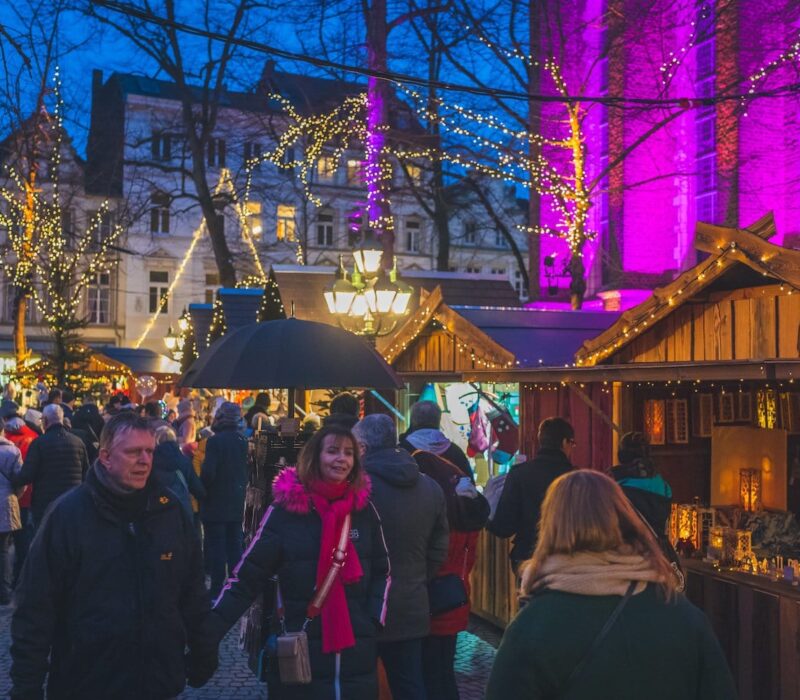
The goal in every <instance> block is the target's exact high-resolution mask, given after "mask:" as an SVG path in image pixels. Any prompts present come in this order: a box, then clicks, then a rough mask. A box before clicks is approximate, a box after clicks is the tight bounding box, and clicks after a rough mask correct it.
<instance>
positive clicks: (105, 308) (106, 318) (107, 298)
mask: <svg viewBox="0 0 800 700" xmlns="http://www.w3.org/2000/svg"><path fill="white" fill-rule="evenodd" d="M87 307H88V308H87V320H88V321H89V323H95V324H98V325H106V324H108V323H109V322H110V320H111V318H110V313H109V311H110V308H111V275H110V274H109V273H108V272H98V273H97V274H96V275H94V277H93V279H92V281H91V282H90V283H89V286H88V288H87Z"/></svg>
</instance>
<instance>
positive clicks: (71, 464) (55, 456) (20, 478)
mask: <svg viewBox="0 0 800 700" xmlns="http://www.w3.org/2000/svg"><path fill="white" fill-rule="evenodd" d="M88 467H89V459H88V457H87V456H86V448H85V447H84V445H83V441H82V440H81V439H80V438H79V437H77V436H76V435H73V434H72V433H69V432H67V430H66V428H64V426H63V425H53V426H50V427H49V428H48V429H47V431H46V432H45V434H44V435H42V436H40V437H38V438H36V439H35V440H34V441H33V442H32V443H31V446H30V447H29V448H28V454H27V455H25V463H24V464H23V465H22V469H21V470H20V472H19V474H17V475H16V476H15V477H14V480H13V482H14V486H16V487H19V486H23V485H24V484H33V496H32V497H31V512H32V514H33V517H34V520H36V522H40V521H41V519H42V517H43V516H44V512H45V510H47V506H49V505H50V504H51V503H52V502H53V501H55V500H56V499H57V498H58V497H59V496H60V495H61V494H63V493H65V492H67V491H69V490H70V489H71V488H73V487H75V486H77V485H78V484H80V483H81V481H83V477H84V476H85V475H86V470H87V469H88Z"/></svg>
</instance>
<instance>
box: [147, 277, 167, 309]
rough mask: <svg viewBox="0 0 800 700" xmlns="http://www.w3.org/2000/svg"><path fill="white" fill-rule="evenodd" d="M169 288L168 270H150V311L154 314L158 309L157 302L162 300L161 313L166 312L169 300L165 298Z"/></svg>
mask: <svg viewBox="0 0 800 700" xmlns="http://www.w3.org/2000/svg"><path fill="white" fill-rule="evenodd" d="M168 290H169V272H167V271H165V270H150V290H149V291H150V294H149V297H150V304H149V309H150V313H151V314H154V313H155V312H156V311H158V308H159V304H160V303H161V301H162V300H163V306H161V313H167V311H168V310H169V309H168V306H169V301H168V299H167V292H168Z"/></svg>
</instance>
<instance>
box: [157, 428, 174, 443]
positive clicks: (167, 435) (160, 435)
mask: <svg viewBox="0 0 800 700" xmlns="http://www.w3.org/2000/svg"><path fill="white" fill-rule="evenodd" d="M162 442H178V436H177V435H176V434H175V431H174V430H173V429H172V428H170V427H169V426H168V425H159V426H158V427H157V428H156V445H160V444H161V443H162Z"/></svg>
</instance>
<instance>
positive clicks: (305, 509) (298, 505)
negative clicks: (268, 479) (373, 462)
mask: <svg viewBox="0 0 800 700" xmlns="http://www.w3.org/2000/svg"><path fill="white" fill-rule="evenodd" d="M371 491H372V485H371V484H370V481H369V477H368V476H367V475H366V474H365V475H364V486H363V487H362V488H360V489H359V490H358V491H357V492H356V508H355V509H356V510H363V509H364V508H366V506H367V503H368V502H369V496H370V492H371ZM272 495H273V497H274V499H275V503H276V504H278V505H279V506H281V507H282V508H284V509H285V510H288V511H289V512H290V513H297V514H300V515H305V514H306V513H310V512H311V497H310V495H309V493H308V491H307V490H306V487H305V486H303V484H302V482H301V481H300V477H299V476H298V475H297V469H296V468H295V467H286V468H285V469H283V470H281V471H280V472H278V475H277V476H276V477H275V480H274V481H273V482H272Z"/></svg>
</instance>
